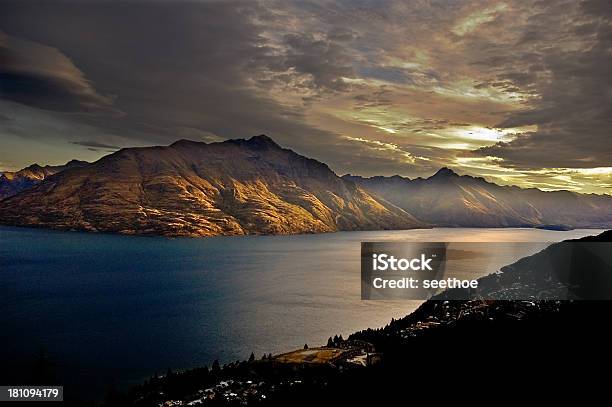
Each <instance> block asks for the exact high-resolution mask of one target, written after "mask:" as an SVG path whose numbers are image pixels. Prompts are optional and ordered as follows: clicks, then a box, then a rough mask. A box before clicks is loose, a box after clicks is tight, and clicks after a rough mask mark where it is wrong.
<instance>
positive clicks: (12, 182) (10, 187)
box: [0, 160, 89, 200]
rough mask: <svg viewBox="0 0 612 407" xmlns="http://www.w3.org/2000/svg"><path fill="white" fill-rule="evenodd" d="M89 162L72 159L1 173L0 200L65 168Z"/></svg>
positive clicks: (80, 165) (81, 165)
mask: <svg viewBox="0 0 612 407" xmlns="http://www.w3.org/2000/svg"><path fill="white" fill-rule="evenodd" d="M87 164H89V163H88V162H86V161H79V160H71V161H68V162H67V163H66V164H64V165H45V166H44V167H41V166H40V165H38V164H32V165H30V166H28V167H26V168H23V169H21V170H19V171H15V172H5V173H3V174H0V200H1V199H4V198H8V197H9V196H13V195H16V194H18V193H19V192H21V191H24V190H26V189H28V188H31V187H33V186H34V185H37V184H38V183H40V182H41V181H43V180H44V179H45V178H47V177H49V176H51V175H53V174H56V173H58V172H61V171H63V170H65V169H68V168H73V167H83V166H85V165H87Z"/></svg>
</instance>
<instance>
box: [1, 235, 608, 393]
mask: <svg viewBox="0 0 612 407" xmlns="http://www.w3.org/2000/svg"><path fill="white" fill-rule="evenodd" d="M599 232H600V231H599V230H593V229H591V230H573V231H564V232H558V231H547V230H537V229H421V230H407V231H373V232H341V233H332V234H318V235H296V236H247V237H217V238H202V239H189V238H179V239H167V238H151V237H131V236H117V235H102V234H85V233H70V232H56V231H47V230H34V229H20V228H8V227H1V228H0V313H1V315H2V320H3V322H2V326H3V328H2V331H3V332H2V335H1V336H0V349H1V351H0V352H1V353H2V360H6V361H8V362H9V366H29V365H31V364H32V363H33V360H34V358H35V356H36V354H37V352H39V351H40V349H41V348H44V349H45V351H46V352H47V353H48V355H49V357H50V358H51V361H52V362H53V363H55V365H56V366H55V368H56V369H57V370H58V371H59V372H66V371H68V372H70V377H69V378H68V380H69V381H71V382H75V383H80V384H82V385H84V386H91V387H92V388H95V391H98V392H100V391H103V389H104V388H105V386H106V385H107V384H108V383H110V382H111V381H112V382H114V383H116V384H119V385H125V384H127V383H134V382H137V381H139V380H141V379H143V378H146V377H148V376H151V375H152V374H153V373H154V372H156V371H157V372H159V373H163V372H165V369H166V368H167V367H172V368H173V369H182V368H190V367H196V366H201V365H205V364H207V365H210V364H211V362H212V361H213V360H214V359H219V360H220V361H221V362H230V361H234V360H238V359H246V358H248V356H249V354H250V353H251V351H253V352H255V354H256V355H257V356H261V354H263V353H264V352H265V353H270V352H271V353H279V352H282V351H286V350H291V349H293V348H298V347H302V346H303V345H304V343H305V342H306V343H308V344H309V345H310V346H317V345H322V344H324V343H325V342H326V340H327V338H328V337H329V336H333V335H334V334H342V335H344V336H346V335H348V334H350V333H352V332H354V331H357V330H360V329H365V328H368V327H372V328H374V327H380V326H383V325H385V324H386V323H388V322H389V320H390V319H391V318H399V317H402V316H404V315H406V314H408V313H410V312H411V311H413V310H414V309H415V308H416V307H417V306H418V305H419V303H420V302H418V301H393V302H391V301H361V300H360V268H359V261H360V243H361V242H362V241H421V242H428V241H429V242H436V241H438V242H443V241H471V242H479V241H483V242H488V241H492V242H554V241H560V240H564V239H570V238H578V237H582V236H586V235H594V234H597V233H599ZM540 246H541V247H544V246H545V245H540ZM540 246H538V245H536V246H533V247H540ZM509 247H512V250H508V252H506V253H496V254H495V260H494V262H491V259H488V260H487V261H488V262H489V263H487V267H488V268H491V269H490V272H494V271H496V267H499V266H502V265H505V264H508V263H511V262H513V261H514V260H516V259H518V258H521V257H524V256H525V255H528V254H531V252H525V251H521V250H519V251H517V250H516V246H512V245H509ZM533 250H535V249H532V251H533Z"/></svg>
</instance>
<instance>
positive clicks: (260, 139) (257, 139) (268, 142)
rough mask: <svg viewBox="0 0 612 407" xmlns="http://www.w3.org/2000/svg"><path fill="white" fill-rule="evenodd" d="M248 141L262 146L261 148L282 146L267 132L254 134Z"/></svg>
mask: <svg viewBox="0 0 612 407" xmlns="http://www.w3.org/2000/svg"><path fill="white" fill-rule="evenodd" d="M247 143H249V145H252V146H256V147H260V148H262V147H268V148H269V147H275V148H280V146H279V145H278V144H276V142H275V141H274V140H272V139H271V138H270V137H268V136H266V135H265V134H260V135H259V136H253V137H251V138H250V139H248V140H247Z"/></svg>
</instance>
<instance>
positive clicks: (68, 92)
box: [0, 31, 113, 112]
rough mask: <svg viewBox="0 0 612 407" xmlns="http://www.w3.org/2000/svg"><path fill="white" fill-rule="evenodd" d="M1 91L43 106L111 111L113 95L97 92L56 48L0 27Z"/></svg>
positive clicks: (11, 96)
mask: <svg viewBox="0 0 612 407" xmlns="http://www.w3.org/2000/svg"><path fill="white" fill-rule="evenodd" d="M0 95H1V96H2V98H3V99H8V100H13V101H16V102H20V103H24V104H27V105H31V106H35V107H39V108H42V109H49V110H58V111H65V112H91V111H113V108H112V104H113V99H112V98H111V97H108V96H102V95H99V94H98V93H97V92H96V91H95V89H94V88H93V86H92V84H91V83H90V82H89V81H88V80H87V79H86V78H85V75H84V74H83V72H81V71H80V70H79V69H78V68H77V67H76V66H75V65H74V63H73V62H72V61H71V60H70V59H69V58H68V57H67V56H66V55H64V54H62V53H61V52H60V51H59V50H58V49H56V48H52V47H48V46H45V45H41V44H38V43H35V42H31V41H27V40H24V39H20V38H16V37H12V36H9V35H7V34H5V33H3V32H2V31H0Z"/></svg>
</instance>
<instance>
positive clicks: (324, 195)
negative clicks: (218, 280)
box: [0, 136, 427, 236]
mask: <svg viewBox="0 0 612 407" xmlns="http://www.w3.org/2000/svg"><path fill="white" fill-rule="evenodd" d="M0 223H2V224H8V225H20V226H37V227H49V228H54V229H63V230H84V231H97V232H110V233H122V234H151V235H165V236H215V235H243V234H293V233H320V232H333V231H339V230H378V229H409V228H419V227H426V226H427V225H426V224H425V223H423V222H420V221H418V220H416V219H415V218H414V217H413V216H411V215H410V214H408V213H406V212H405V211H404V210H402V209H400V208H398V207H396V206H394V205H392V204H389V203H388V202H386V201H384V200H382V199H377V198H375V197H374V196H372V195H371V194H369V193H368V192H366V191H365V190H363V189H362V188H360V187H358V186H357V185H356V184H355V183H353V182H350V181H346V180H343V179H342V178H340V177H338V176H337V175H336V174H335V173H334V172H333V171H332V170H330V169H329V167H328V166H327V165H325V164H323V163H321V162H319V161H316V160H313V159H309V158H306V157H303V156H301V155H299V154H296V153H295V152H293V151H291V150H288V149H284V148H281V147H280V146H279V145H277V144H276V143H275V142H274V141H273V140H272V139H270V138H269V137H267V136H257V137H252V138H251V139H249V140H228V141H225V142H220V143H210V144H206V143H201V142H193V141H188V140H180V141H177V142H175V143H174V144H172V145H170V146H167V147H145V148H126V149H122V150H119V151H117V152H115V153H113V154H110V155H107V156H105V157H103V158H101V159H100V160H98V161H96V162H94V163H92V164H89V165H86V166H81V167H77V168H69V169H66V170H64V171H61V172H59V173H56V174H54V175H51V176H48V177H45V179H44V180H43V181H41V182H40V183H38V185H36V186H34V187H32V188H29V189H26V190H24V191H22V192H21V193H19V194H17V195H14V196H11V197H8V198H6V199H4V200H2V201H0Z"/></svg>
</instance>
